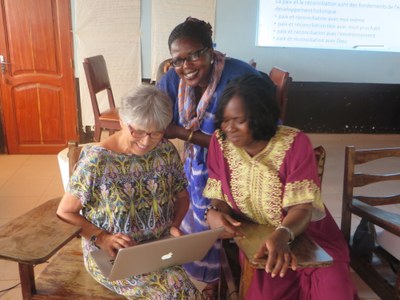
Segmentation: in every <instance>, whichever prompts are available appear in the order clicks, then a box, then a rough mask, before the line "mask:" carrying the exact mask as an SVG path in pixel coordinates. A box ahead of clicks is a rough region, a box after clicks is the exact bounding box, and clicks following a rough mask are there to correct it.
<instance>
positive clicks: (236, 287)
mask: <svg viewBox="0 0 400 300" xmlns="http://www.w3.org/2000/svg"><path fill="white" fill-rule="evenodd" d="M314 154H315V158H316V161H317V168H318V177H319V179H320V182H321V183H322V178H323V175H324V167H325V160H326V151H325V148H324V147H323V146H318V147H315V148H314ZM238 256H239V249H238V247H237V245H236V243H235V242H234V241H233V240H224V241H223V247H222V250H221V291H220V294H222V295H225V296H226V299H232V300H236V299H243V298H244V295H245V294H246V292H247V290H248V288H249V285H250V283H251V280H252V276H251V274H250V273H251V272H252V269H251V268H253V267H252V266H250V264H246V262H244V267H243V268H242V269H241V268H240V264H239V259H238ZM246 270H248V271H247V272H246Z"/></svg>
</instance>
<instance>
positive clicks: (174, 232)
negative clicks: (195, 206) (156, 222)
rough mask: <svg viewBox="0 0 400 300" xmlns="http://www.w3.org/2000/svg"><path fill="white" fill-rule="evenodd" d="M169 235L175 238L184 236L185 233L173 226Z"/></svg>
mask: <svg viewBox="0 0 400 300" xmlns="http://www.w3.org/2000/svg"><path fill="white" fill-rule="evenodd" d="M169 233H170V234H171V235H172V236H174V237H178V236H181V235H183V232H182V231H181V230H180V229H179V228H178V227H176V226H171V228H170V230H169Z"/></svg>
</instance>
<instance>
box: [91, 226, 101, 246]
mask: <svg viewBox="0 0 400 300" xmlns="http://www.w3.org/2000/svg"><path fill="white" fill-rule="evenodd" d="M101 232H102V230H99V231H98V232H97V233H95V234H93V235H92V236H91V237H90V241H91V242H92V243H93V244H94V245H95V246H97V244H96V242H97V238H98V237H99V235H100V234H101Z"/></svg>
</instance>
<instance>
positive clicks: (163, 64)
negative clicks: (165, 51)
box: [156, 58, 172, 82]
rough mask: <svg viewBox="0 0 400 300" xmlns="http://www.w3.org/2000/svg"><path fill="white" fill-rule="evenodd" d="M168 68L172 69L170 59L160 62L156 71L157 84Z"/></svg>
mask: <svg viewBox="0 0 400 300" xmlns="http://www.w3.org/2000/svg"><path fill="white" fill-rule="evenodd" d="M170 68H172V58H167V59H166V60H164V61H162V62H161V63H160V65H159V66H158V69H157V75H156V82H158V81H159V80H160V79H161V77H162V76H163V75H164V74H165V73H167V71H168V70H169V69H170Z"/></svg>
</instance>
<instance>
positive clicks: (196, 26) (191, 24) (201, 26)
mask: <svg viewBox="0 0 400 300" xmlns="http://www.w3.org/2000/svg"><path fill="white" fill-rule="evenodd" d="M180 38H191V39H195V40H198V41H199V42H201V43H202V45H203V46H204V47H207V48H213V41H212V27H211V25H210V23H206V22H204V21H202V20H199V19H196V18H192V17H188V18H186V20H185V22H183V23H181V24H179V25H177V26H176V27H175V28H174V29H173V30H172V31H171V34H170V35H169V38H168V48H169V50H171V44H172V43H173V42H174V41H175V40H177V39H180Z"/></svg>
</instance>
